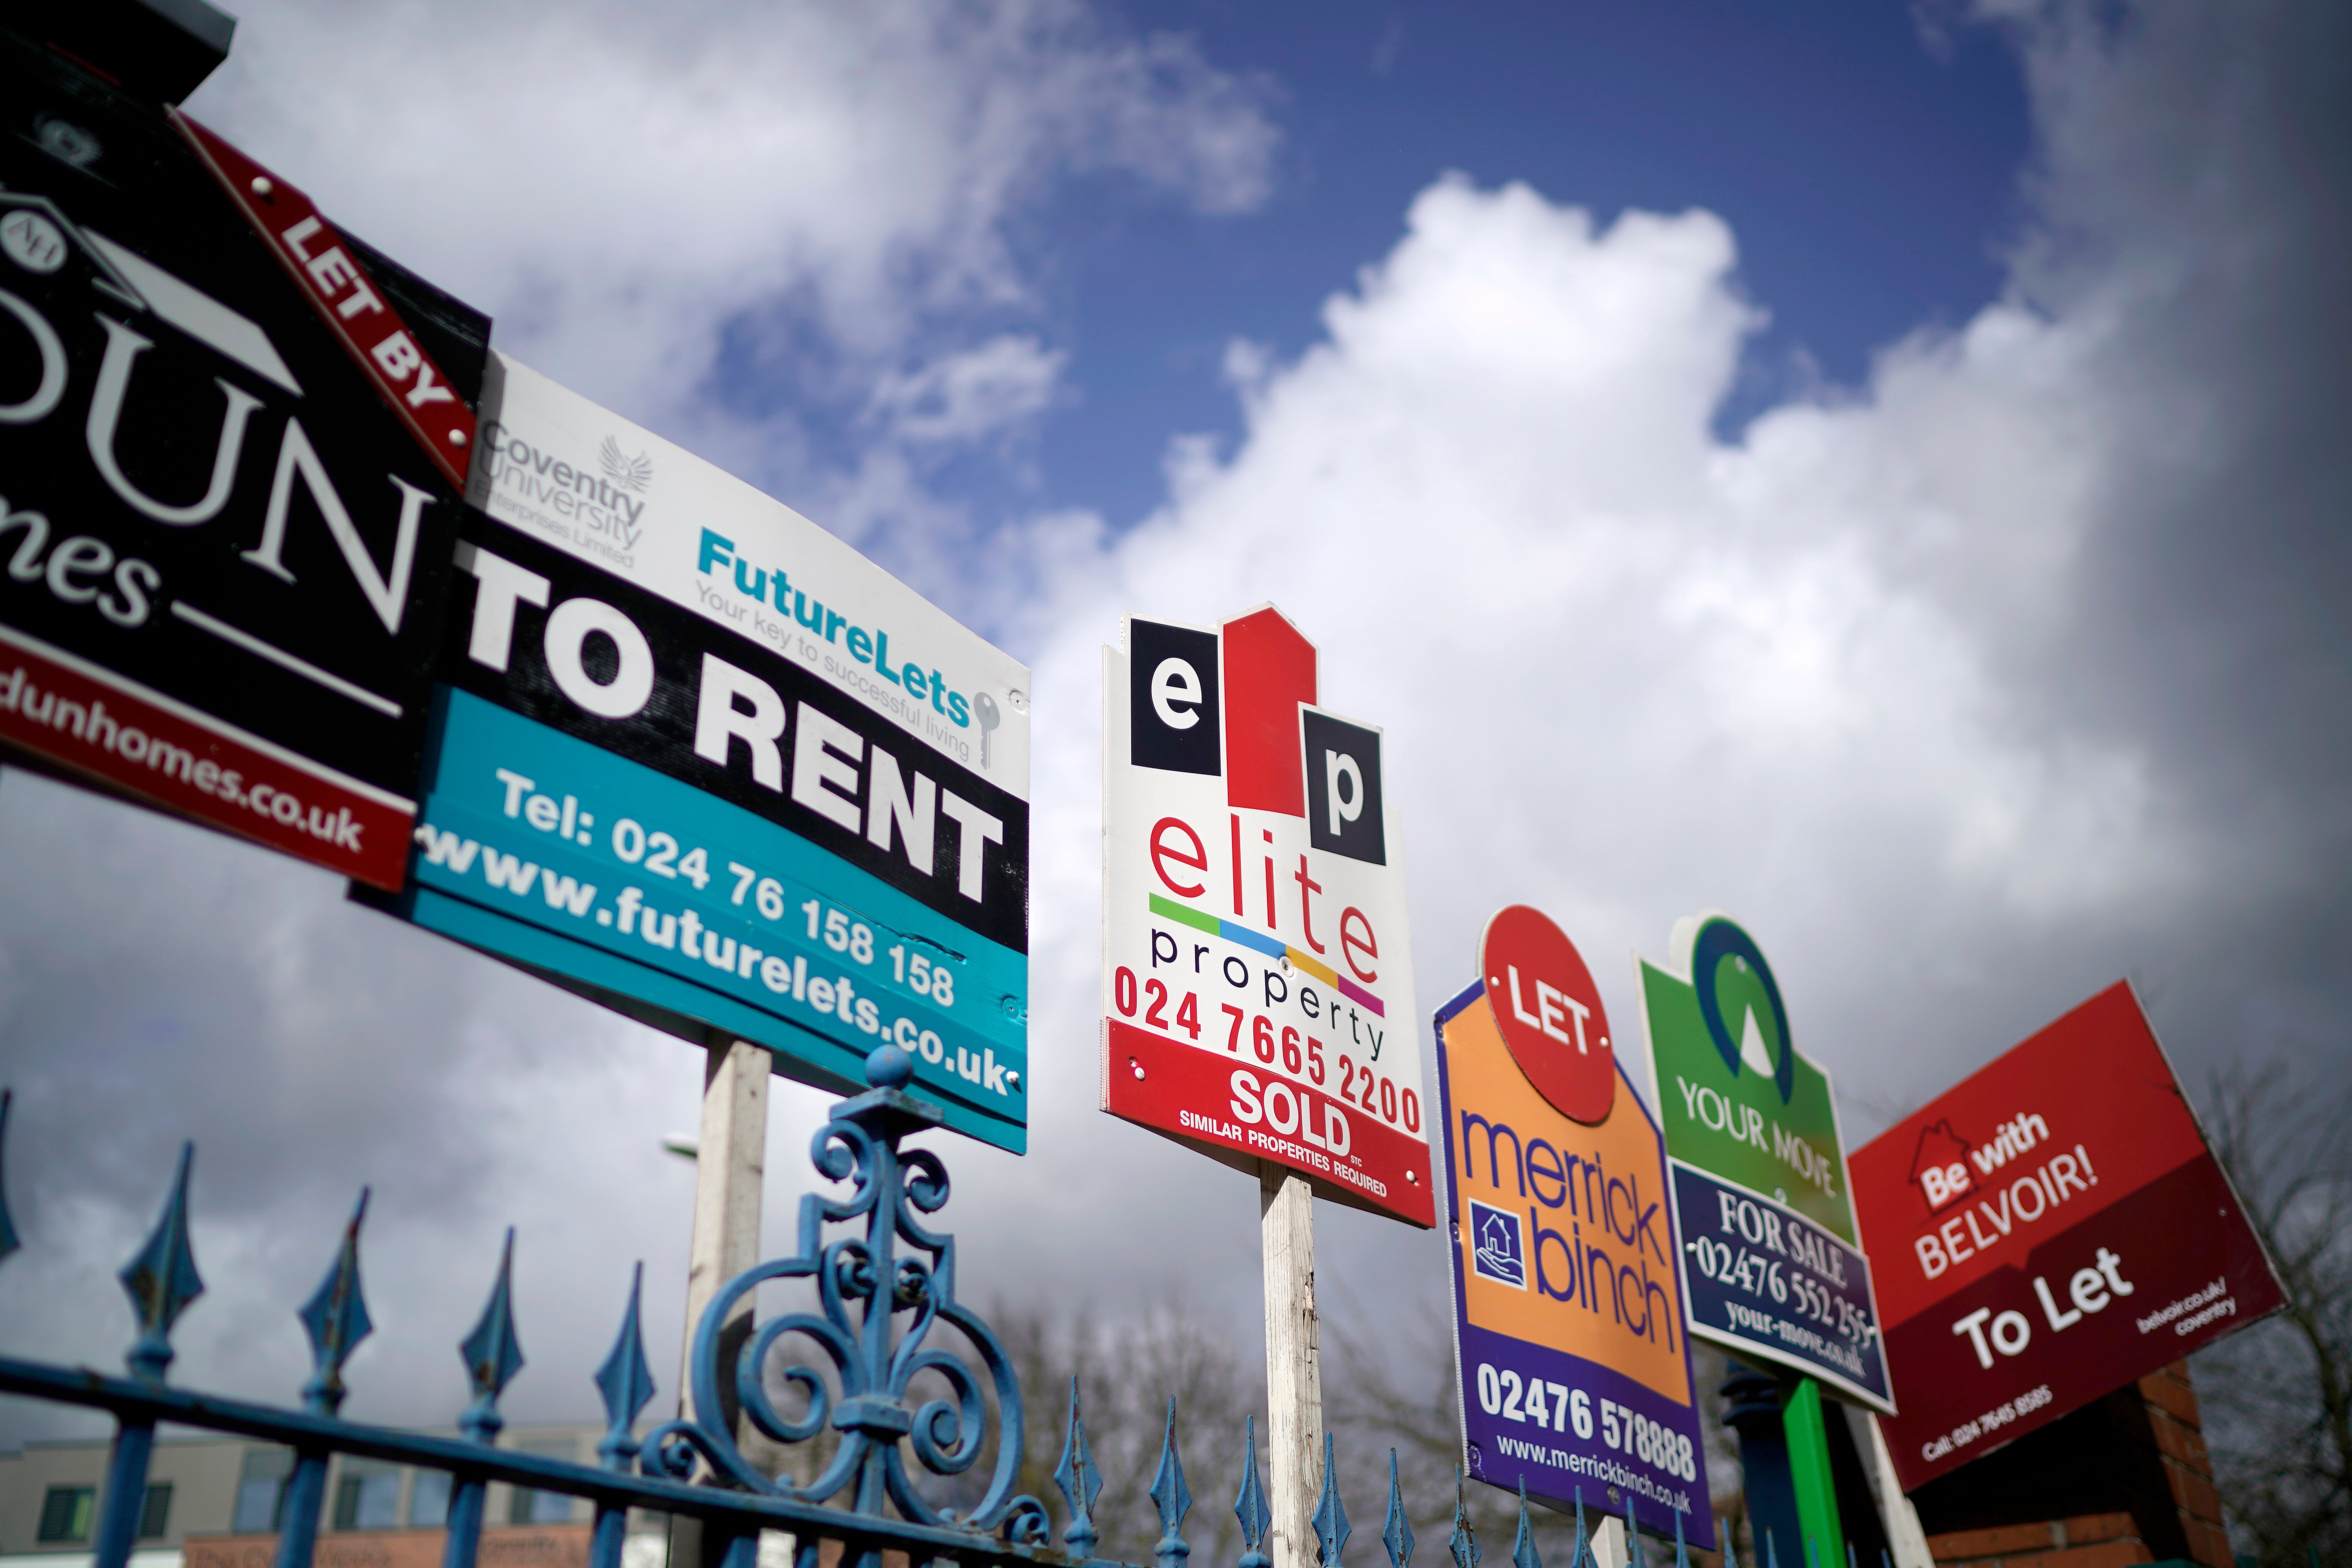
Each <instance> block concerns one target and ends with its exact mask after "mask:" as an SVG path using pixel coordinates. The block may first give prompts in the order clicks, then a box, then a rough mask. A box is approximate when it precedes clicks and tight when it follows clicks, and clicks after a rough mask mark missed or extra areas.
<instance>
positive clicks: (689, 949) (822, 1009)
mask: <svg viewBox="0 0 2352 1568" xmlns="http://www.w3.org/2000/svg"><path fill="white" fill-rule="evenodd" d="M415 838H416V845H417V847H418V848H419V849H421V850H422V851H423V852H424V860H425V864H426V865H428V866H435V867H439V868H442V869H444V870H446V871H449V872H452V873H454V874H455V875H457V876H460V877H465V876H469V875H470V874H471V873H472V872H474V871H475V870H476V869H478V870H479V871H480V873H481V878H482V881H483V882H484V884H485V885H487V886H488V887H489V888H491V889H496V890H498V891H501V892H504V893H506V894H507V895H508V896H509V898H513V899H517V900H528V899H530V897H531V896H532V894H534V893H536V894H537V895H538V896H539V898H540V899H541V901H543V902H544V903H545V905H546V906H547V908H548V910H550V911H551V912H553V913H555V914H559V915H563V916H567V917H569V918H571V919H572V920H579V921H593V922H594V923H595V924H596V925H597V926H598V927H600V928H602V929H604V930H606V931H615V932H617V933H619V934H621V935H625V936H631V937H634V938H635V939H636V940H637V941H639V942H644V943H645V944H646V946H648V947H651V948H654V949H657V950H659V951H661V952H676V953H678V954H679V955H681V956H682V957H685V958H689V959H698V960H699V961H700V962H701V963H704V964H706V965H708V966H709V968H711V969H713V970H716V971H718V972H719V973H722V974H726V975H729V976H730V977H732V978H734V979H737V980H740V981H749V980H752V979H757V980H758V981H759V982H760V984H761V985H763V986H765V987H766V988H767V989H768V990H769V991H770V992H771V993H772V994H774V995H775V996H776V998H777V999H778V1000H779V1001H789V1002H793V1003H795V1004H797V1005H800V1006H802V1007H805V1008H807V1009H809V1010H810V1011H811V1012H813V1013H816V1014H819V1015H821V1016H825V1017H828V1018H831V1019H837V1020H839V1022H841V1023H842V1024H844V1025H846V1026H849V1027H851V1028H854V1029H856V1030H857V1031H858V1032H860V1033H861V1034H866V1035H873V1036H877V1037H880V1038H882V1039H884V1040H887V1041H888V1042H889V1043H890V1044H892V1045H895V1046H897V1047H899V1048H900V1049H901V1050H904V1051H906V1052H907V1053H908V1055H910V1056H914V1057H919V1058H921V1059H922V1060H924V1061H926V1062H929V1063H930V1064H931V1065H933V1066H935V1067H946V1068H948V1069H949V1070H950V1071H952V1072H954V1073H955V1074H956V1076H957V1077H959V1078H962V1079H968V1080H969V1081H971V1082H972V1083H976V1084H978V1085H980V1086H981V1087H982V1088H983V1089H987V1090H989V1091H990V1092H992V1093H995V1094H1003V1095H1008V1096H1009V1095H1012V1094H1015V1093H1017V1092H1019V1085H1020V1078H1019V1075H1018V1073H1016V1072H1015V1071H1014V1070H1013V1065H1012V1064H1011V1063H1008V1062H1001V1061H999V1060H997V1058H996V1051H995V1048H994V1047H981V1048H980V1049H979V1050H976V1051H975V1050H970V1049H967V1048H966V1047H961V1046H958V1047H954V1048H953V1052H952V1055H950V1048H949V1047H948V1045H947V1043H946V1042H945V1041H944V1040H943V1039H941V1038H940V1035H939V1033H938V1031H937V1030H934V1029H929V1028H925V1027H924V1026H922V1025H921V1023H920V1022H919V1021H918V1020H916V1019H913V1018H897V1019H886V1018H885V1017H884V1016H883V1014H882V1006H883V1005H887V1003H877V1000H876V998H875V997H873V996H868V995H861V994H858V983H857V982H856V980H855V979H853V978H852V977H851V976H850V975H848V974H845V973H842V974H834V975H824V974H815V973H810V970H809V964H808V960H807V959H806V958H805V957H802V956H794V957H791V958H786V957H785V956H784V955H782V954H781V953H772V952H765V951H764V950H762V949H761V948H757V947H754V946H752V945H751V943H750V942H748V941H739V940H737V939H736V938H734V937H731V936H722V935H720V934H719V932H718V931H713V930H712V929H711V928H710V927H709V926H708V925H706V924H704V923H703V921H702V918H701V917H700V916H699V915H698V914H696V913H695V912H694V911H693V910H681V911H679V912H678V913H677V914H664V913H662V912H660V911H659V910H656V908H655V906H654V905H653V904H652V903H651V902H649V901H648V900H647V899H646V890H645V889H642V888H637V887H625V888H623V889H621V890H620V892H619V893H618V894H616V895H615V896H614V900H613V901H612V902H611V903H610V904H609V905H607V904H603V903H600V902H599V901H598V900H597V897H596V894H597V888H596V884H595V883H593V882H583V881H581V880H580V879H577V878H575V877H569V876H564V875H562V874H561V873H559V872H557V871H555V870H553V869H551V868H547V867H543V866H541V865H538V864H537V863H536V862H533V861H530V860H526V859H524V858H522V857H521V856H520V855H509V854H506V853H504V852H502V851H500V850H497V849H493V848H491V847H489V846H488V845H487V844H483V843H480V842H478V841H477V840H475V839H471V838H464V837H459V836H458V835H457V834H455V833H450V832H445V831H443V830H442V829H440V828H436V827H435V826H432V825H431V824H430V823H420V824H419V825H418V826H417V828H416V834H415ZM647 956H648V957H649V958H650V957H651V956H652V955H651V954H648V955H647Z"/></svg>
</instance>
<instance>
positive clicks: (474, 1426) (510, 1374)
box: [457, 1226, 523, 1443]
mask: <svg viewBox="0 0 2352 1568" xmlns="http://www.w3.org/2000/svg"><path fill="white" fill-rule="evenodd" d="M514 1238H515V1233H514V1226H507V1239H506V1245H505V1247H502V1248H500V1249H499V1278H498V1282H497V1283H496V1284H494V1285H492V1286H491V1287H490V1299H489V1300H488V1301H486V1302H484V1303H483V1304H482V1318H481V1321H479V1322H478V1323H476V1324H475V1325H474V1331H473V1332H472V1333H470V1334H467V1336H466V1339H465V1342H464V1343H462V1344H460V1345H459V1346H458V1347H457V1348H458V1351H459V1352H461V1353H462V1354H463V1355H464V1356H465V1359H466V1375H467V1379H468V1380H469V1381H470V1382H471V1383H472V1384H473V1387H474V1403H473V1404H472V1405H468V1406H467V1409H466V1414H465V1415H462V1416H460V1417H459V1418H458V1421H457V1427H458V1430H460V1431H462V1432H463V1433H465V1434H466V1436H468V1437H471V1438H473V1439H474V1441H476V1442H478V1443H491V1442H495V1441H497V1439H498V1435H499V1428H500V1427H502V1426H505V1425H506V1418H505V1417H504V1416H502V1415H499V1394H502V1393H504V1392H505V1391H506V1386H507V1384H509V1383H512V1382H513V1381H514V1375H515V1373H519V1372H520V1371H521V1370H522V1365H523V1361H522V1342H520V1340H518V1339H517V1338H516V1337H515V1326H514Z"/></svg>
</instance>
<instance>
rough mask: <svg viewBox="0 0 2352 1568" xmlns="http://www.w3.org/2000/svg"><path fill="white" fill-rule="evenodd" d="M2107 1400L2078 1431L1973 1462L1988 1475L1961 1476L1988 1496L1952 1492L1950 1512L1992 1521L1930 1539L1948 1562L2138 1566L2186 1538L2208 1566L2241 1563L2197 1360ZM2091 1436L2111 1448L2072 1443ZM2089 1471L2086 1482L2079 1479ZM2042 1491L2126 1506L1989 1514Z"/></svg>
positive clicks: (1991, 1566) (2079, 1420)
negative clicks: (2211, 1446) (2034, 1516)
mask: <svg viewBox="0 0 2352 1568" xmlns="http://www.w3.org/2000/svg"><path fill="white" fill-rule="evenodd" d="M2103 1404H2105V1405H2107V1406H2108V1409H2107V1411H2106V1412H2105V1415H2104V1416H2101V1415H2095V1413H2094V1412H2093V1411H2089V1410H2086V1411H2084V1412H2080V1413H2078V1414H2077V1415H2076V1416H2072V1417H2068V1424H2069V1425H2070V1426H2074V1428H2076V1430H2074V1431H2070V1432H2067V1433H2064V1434H2061V1433H2059V1432H2056V1431H2054V1430H2052V1431H2049V1432H2048V1434H2047V1437H2046V1438H2045V1440H2044V1441H2043V1442H2042V1443H2038V1444H2036V1443H2034V1442H2033V1440H2032V1437H2029V1438H2027V1439H2026V1440H2024V1441H2023V1442H2021V1443H2019V1444H2017V1445H2014V1446H2013V1451H2011V1452H2010V1453H2007V1454H1996V1455H1992V1456H1989V1457H1988V1458H1987V1459H1984V1460H1979V1461H1978V1463H1977V1464H1976V1465H1973V1466H1970V1467H1968V1468H1969V1469H1970V1470H1976V1471H1978V1472H1979V1473H1978V1474H1977V1475H1976V1476H1973V1477H1969V1478H1968V1480H1967V1481H1963V1482H1961V1484H1962V1485H1967V1484H1968V1483H1969V1482H1974V1483H1975V1485H1974V1486H1973V1487H1971V1490H1973V1491H1974V1492H1975V1493H1976V1494H1977V1495H1976V1496H1975V1498H1974V1499H1973V1500H1972V1503H1973V1506H1969V1505H1967V1504H1963V1505H1962V1509H1961V1510H1964V1511H1967V1512H1969V1513H1973V1514H1974V1515H1975V1516H1976V1520H1977V1521H1981V1522H1979V1523H1978V1526H1977V1527H1976V1528H1971V1529H1961V1530H1947V1531H1944V1532H1942V1533H1940V1534H1936V1533H1931V1534H1930V1535H1929V1536H1928V1537H1927V1549H1928V1550H1929V1552H1932V1553H1934V1555H1935V1559H1936V1562H1937V1568H2126V1565H2128V1564H2131V1563H2154V1562H2158V1561H2177V1560H2178V1559H2177V1556H2176V1555H2175V1554H2177V1553H2178V1552H2180V1551H2181V1550H2182V1544H2183V1542H2184V1538H2185V1544H2186V1549H2187V1552H2188V1555H2189V1559H2190V1560H2191V1561H2193V1562H2196V1563H2202V1564H2204V1565H2205V1568H2232V1562H2233V1560H2232V1558H2231V1554H2230V1541H2229V1536H2228V1534H2227V1533H2226V1532H2225V1531H2223V1529H2222V1527H2221V1493H2220V1492H2218V1491H2216V1490H2215V1489H2214V1486H2213V1465H2212V1460H2211V1459H2210V1458H2209V1457H2208V1455H2207V1454H2206V1451H2205V1436H2204V1432H2203V1428H2202V1423H2201V1422H2200V1420H2199V1418H2198V1415H2197V1393H2196V1390H2195V1389H2194V1388H2192V1387H2191V1386H2190V1385H2189V1363H2186V1362H2175V1363H2172V1364H2171V1365H2170V1366H2168V1367H2166V1368H2164V1369H2163V1370H2162V1371H2160V1372H2157V1373H2151V1374H2149V1375H2148V1376H2147V1377H2144V1378H2142V1379H2140V1380H2139V1383H2138V1384H2137V1387H2136V1388H2128V1389H2118V1390H2117V1391H2116V1394H2112V1395H2110V1396H2109V1397H2108V1399H2107V1400H2106V1401H2104V1402H2103ZM2126 1417H2127V1418H2126ZM2142 1433H2145V1434H2146V1436H2141V1435H2140V1434H2142ZM2034 1436H2043V1434H2035V1435H2034ZM2085 1439H2087V1440H2088V1441H2090V1442H2091V1443H2092V1444H2093V1445H2095V1447H2099V1448H2104V1449H2107V1450H2108V1451H2107V1452H2105V1453H2097V1454H2092V1453H2084V1452H2083V1451H2082V1450H2081V1449H2080V1448H2079V1447H2074V1449H2073V1452H2071V1453H2070V1452H2069V1451H2068V1449H2069V1447H2072V1446H2073V1445H2074V1444H2079V1443H2082V1442H2083V1441H2084V1440H2085ZM2118 1464H2120V1467H2121V1472H2122V1473H2118V1472H2117V1466H2118ZM2004 1472H2009V1473H2004ZM2095 1472H2096V1473H2097V1474H2096V1476H2095V1479H2094V1473H2095ZM1964 1475H1966V1472H1965V1471H1956V1472H1954V1475H1953V1477H1952V1478H1950V1479H1952V1480H1955V1481H1959V1480H1960V1478H1961V1477H1963V1476H1964ZM2029 1477H2030V1478H2031V1479H2029ZM2077 1477H2079V1478H2080V1481H2081V1484H2079V1485H2074V1484H2070V1481H2073V1480H2074V1479H2075V1478H2077ZM2159 1478H2160V1483H2161V1489H2159V1487H2158V1481H2159ZM1935 1484H1937V1485H1942V1484H1943V1483H1940V1482H1939V1483H1935ZM2034 1492H2039V1493H2040V1494H2041V1495H2042V1496H2043V1497H2044V1498H2047V1499H2052V1500H2054V1499H2056V1498H2058V1497H2070V1498H2073V1499H2080V1500H2084V1501H2089V1500H2091V1496H2092V1495H2093V1494H2099V1495H2101V1496H2107V1495H2111V1496H2112V1497H2113V1498H2114V1500H2115V1501H2114V1503H2111V1504H2108V1505H2107V1506H2109V1507H2114V1506H2115V1505H2116V1504H2122V1505H2123V1506H2122V1507H2121V1508H2119V1509H2118V1510H2116V1511H2112V1512H2068V1513H2066V1514H2065V1515H2064V1516H2063V1517H2060V1518H2049V1519H2039V1520H2032V1521H2026V1522H2016V1523H2011V1522H2001V1523H1992V1522H1990V1520H1989V1519H1988V1517H1987V1516H1988V1514H1990V1518H1991V1519H2000V1518H2002V1517H2003V1516H2004V1514H2006V1515H2007V1517H2009V1518H2011V1519H2013V1518H2014V1517H2015V1514H2014V1512H2013V1511H2011V1510H2003V1509H2002V1508H2000V1504H1999V1499H2000V1497H2001V1496H2003V1495H2007V1496H2009V1497H2011V1498H2012V1499H2018V1500H2023V1497H2024V1496H2025V1495H2029V1494H2032V1493H2034ZM1988 1494H1990V1495H1988ZM2126 1499H2128V1501H2127V1502H2126ZM1958 1501H1959V1500H1958V1499H1948V1500H1946V1508H1945V1510H1944V1511H1947V1512H1949V1511H1961V1510H1955V1509H1953V1508H1952V1506H1951V1505H1952V1504H1953V1503H1955V1502H1958ZM2167 1505H2169V1506H2167ZM2044 1506H2047V1505H2046V1503H2045V1504H2044ZM1933 1511H1936V1510H1932V1509H1931V1510H1923V1513H1928V1512H1933ZM2053 1511H2055V1510H2053ZM2159 1515H2160V1516H2161V1517H2158V1516H2159ZM1930 1529H1931V1530H1932V1529H1933V1525H1932V1524H1931V1525H1930ZM2150 1537H2153V1538H2154V1540H2153V1541H2151V1540H2150ZM2164 1548H2168V1549H2169V1550H2164Z"/></svg>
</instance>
